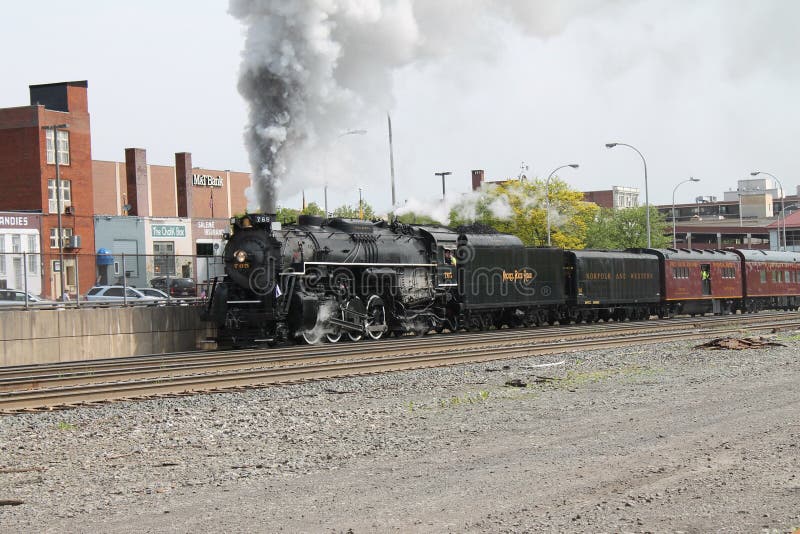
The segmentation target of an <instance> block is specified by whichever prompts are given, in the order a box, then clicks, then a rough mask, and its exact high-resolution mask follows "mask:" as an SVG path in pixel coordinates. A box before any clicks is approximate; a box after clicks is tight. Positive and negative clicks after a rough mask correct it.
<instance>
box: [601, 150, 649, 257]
mask: <svg viewBox="0 0 800 534" xmlns="http://www.w3.org/2000/svg"><path fill="white" fill-rule="evenodd" d="M615 146H626V147H628V148H632V149H633V150H636V153H637V154H639V157H640V158H642V163H643V164H644V207H645V210H646V213H647V248H650V247H651V242H650V195H649V194H648V191H647V161H645V159H644V156H642V153H641V152H639V150H638V149H637V148H636V147H635V146H633V145H629V144H627V143H606V148H614V147H615Z"/></svg>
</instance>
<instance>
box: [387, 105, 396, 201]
mask: <svg viewBox="0 0 800 534" xmlns="http://www.w3.org/2000/svg"><path fill="white" fill-rule="evenodd" d="M386 118H387V119H388V120H389V171H390V172H391V176H392V212H394V208H395V206H396V205H397V201H396V200H395V196H394V148H393V146H392V116H391V115H389V114H388V113H387V114H386Z"/></svg>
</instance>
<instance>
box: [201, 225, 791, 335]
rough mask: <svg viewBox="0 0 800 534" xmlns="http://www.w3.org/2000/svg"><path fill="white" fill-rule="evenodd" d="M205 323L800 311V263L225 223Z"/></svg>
mask: <svg viewBox="0 0 800 534" xmlns="http://www.w3.org/2000/svg"><path fill="white" fill-rule="evenodd" d="M231 226H232V232H231V234H227V235H226V236H225V237H226V239H227V240H228V243H227V245H226V247H225V251H224V256H223V259H224V262H225V272H226V276H225V277H224V278H222V280H221V281H219V282H216V283H215V286H214V290H213V291H212V294H211V298H210V300H209V304H208V308H207V316H208V318H209V319H210V320H212V321H213V322H214V323H215V324H216V326H217V329H218V333H219V339H218V341H219V342H220V344H222V345H234V346H235V345H242V346H244V345H250V344H253V343H263V342H267V343H275V342H278V341H284V340H289V341H301V342H302V341H304V342H306V343H317V342H320V341H323V340H326V341H328V342H337V341H339V340H341V339H342V338H343V337H345V336H346V337H347V338H349V339H350V340H353V341H357V340H359V339H361V338H363V337H367V338H371V339H379V338H381V337H383V336H386V335H390V334H395V335H402V334H405V333H409V332H415V333H426V332H429V331H431V330H434V331H437V332H441V331H443V330H445V329H447V330H450V331H456V330H461V329H466V330H485V329H488V328H501V327H504V326H508V327H518V326H533V325H541V324H545V323H548V324H555V323H557V322H559V323H570V322H584V321H585V322H590V321H600V320H606V321H608V320H616V321H623V320H626V319H647V318H649V317H651V316H653V315H658V316H659V317H671V316H673V315H674V314H676V313H684V314H685V313H688V314H692V315H694V314H698V313H699V314H703V313H709V312H710V313H718V314H719V313H735V312H737V311H740V312H742V313H744V312H752V311H758V310H759V309H767V308H780V309H797V307H798V306H800V254H796V253H787V252H769V251H758V252H757V253H755V252H754V251H735V250H730V251H710V250H709V251H697V250H683V249H681V250H676V249H638V250H629V251H597V250H561V249H556V248H541V247H539V248H534V247H526V246H524V245H523V243H522V242H521V241H520V240H519V239H518V238H517V237H515V236H511V235H505V234H499V233H497V232H494V231H493V230H491V229H489V228H485V227H477V226H476V227H462V228H458V229H455V230H453V229H449V228H445V227H440V226H419V225H407V224H402V223H399V222H396V221H395V222H391V223H388V222H385V221H379V222H365V221H361V220H356V219H341V218H332V219H324V218H322V217H313V216H301V217H300V218H299V220H298V221H297V224H292V225H287V226H285V227H282V226H281V225H280V224H279V223H277V222H276V221H274V217H273V216H270V215H264V214H248V215H244V216H242V217H236V218H233V219H231Z"/></svg>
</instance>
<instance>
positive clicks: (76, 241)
mask: <svg viewBox="0 0 800 534" xmlns="http://www.w3.org/2000/svg"><path fill="white" fill-rule="evenodd" d="M67 248H81V236H79V235H71V236H69V238H68V239H67Z"/></svg>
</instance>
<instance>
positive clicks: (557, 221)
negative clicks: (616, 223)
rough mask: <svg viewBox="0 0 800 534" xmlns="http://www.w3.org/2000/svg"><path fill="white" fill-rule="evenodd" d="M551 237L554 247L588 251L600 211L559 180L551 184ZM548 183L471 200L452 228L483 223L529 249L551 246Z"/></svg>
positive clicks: (505, 186) (497, 189)
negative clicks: (590, 233) (587, 243)
mask: <svg viewBox="0 0 800 534" xmlns="http://www.w3.org/2000/svg"><path fill="white" fill-rule="evenodd" d="M549 197H550V237H551V243H552V244H553V246H556V247H561V248H573V249H580V248H584V246H585V241H586V232H587V229H588V227H589V224H590V223H591V221H592V220H593V219H594V216H595V214H596V212H597V210H598V208H597V206H596V205H595V204H593V203H589V202H584V201H583V193H581V192H580V191H577V190H575V189H572V188H571V187H570V186H569V185H568V184H567V183H566V182H564V181H562V180H560V179H558V178H556V179H553V180H551V181H550V187H549ZM546 207H547V199H546V195H545V182H544V180H541V179H537V180H534V181H528V182H520V181H516V180H515V181H508V182H504V183H501V184H498V185H496V186H493V187H489V188H486V189H485V190H484V191H482V192H481V193H480V194H479V196H478V197H477V198H475V197H473V196H470V197H467V199H465V200H464V201H462V202H460V203H459V204H457V205H456V206H455V207H454V209H453V210H452V211H451V214H450V221H451V226H458V225H460V224H468V223H471V222H479V223H482V224H486V225H489V226H491V227H493V228H495V229H496V230H498V231H500V232H505V233H509V234H513V235H516V236H517V237H519V238H520V239H521V240H522V242H523V243H525V244H526V245H529V246H546V245H547V209H546Z"/></svg>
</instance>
